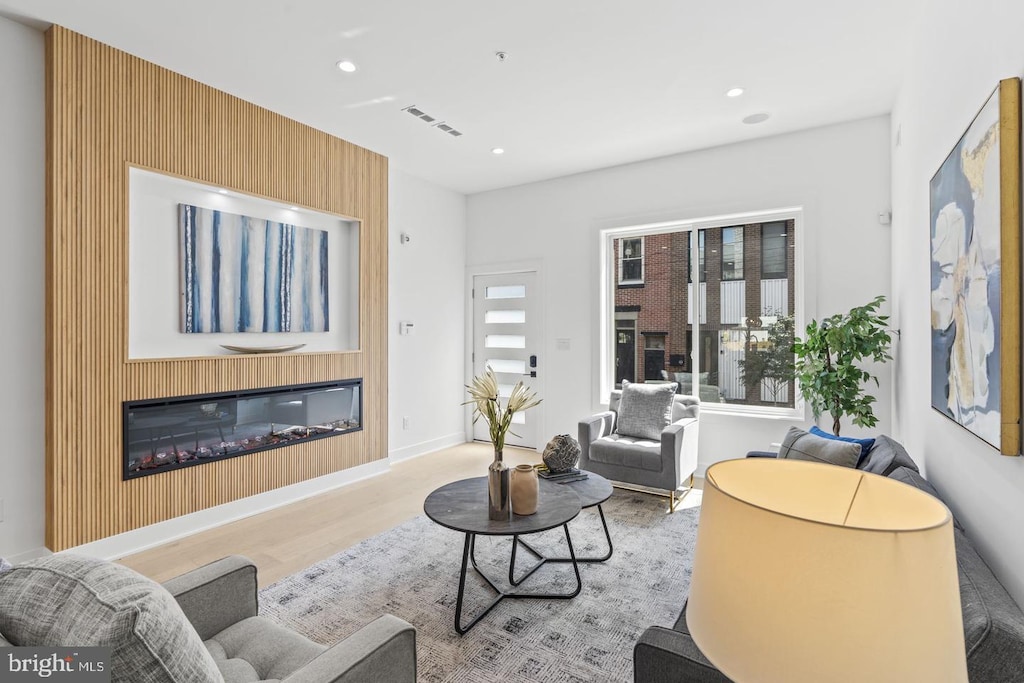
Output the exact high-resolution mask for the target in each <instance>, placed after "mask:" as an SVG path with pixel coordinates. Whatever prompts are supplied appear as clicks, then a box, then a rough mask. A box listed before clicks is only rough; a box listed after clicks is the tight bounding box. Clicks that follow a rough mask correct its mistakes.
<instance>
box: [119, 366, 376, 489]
mask: <svg viewBox="0 0 1024 683" xmlns="http://www.w3.org/2000/svg"><path fill="white" fill-rule="evenodd" d="M362 408H363V401H362V380H361V379H351V380H338V381H335V382H321V383H317V384H302V385H292V386H287V387H275V388H270V389H256V390H251V391H235V392H226V393H219V394H201V395H196V396H180V397H175V398H166V399H155V400H146V401H125V402H124V403H123V408H122V431H123V443H124V448H123V451H124V452H123V467H124V471H123V477H124V479H134V478H136V477H143V476H147V475H150V474H157V473H159V472H167V471H170V470H174V469H179V468H182V467H192V466H194V465H201V464H204V463H207V462H213V461H215V460H223V459H225V458H234V457H237V456H240V455H247V454H249V453H256V452H258V451H266V450H269V449H272V448H281V447H284V446H291V445H293V444H297V443H303V442H305V441H310V440H313V439H326V438H329V437H332V436H339V435H341V434H347V433H349V432H354V431H358V430H360V429H362V428H363V423H362V414H363V410H362Z"/></svg>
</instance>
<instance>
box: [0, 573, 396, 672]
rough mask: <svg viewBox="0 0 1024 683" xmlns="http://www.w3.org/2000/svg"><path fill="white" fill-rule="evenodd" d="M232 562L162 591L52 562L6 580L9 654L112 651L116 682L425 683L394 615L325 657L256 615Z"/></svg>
mask: <svg viewBox="0 0 1024 683" xmlns="http://www.w3.org/2000/svg"><path fill="white" fill-rule="evenodd" d="M256 585H257V584H256V567H255V565H253V563H252V562H251V561H249V560H248V559H246V558H244V557H241V556H238V555H234V556H230V557H225V558H224V559H221V560H217V561H216V562H213V563H211V564H208V565H206V566H204V567H200V568H199V569H195V570H193V571H190V572H187V573H185V574H182V575H181V576H179V577H177V578H174V579H171V580H170V581H168V582H167V583H165V584H164V585H163V586H162V587H161V586H160V585H159V584H156V583H154V582H153V581H150V580H149V579H147V578H145V577H143V576H142V575H140V574H138V573H137V572H134V571H132V570H131V569H128V568H127V567H124V566H122V565H119V564H116V563H113V562H105V561H102V560H98V559H95V558H90V557H82V556H77V555H69V554H58V555H52V556H50V557H47V558H43V559H41V560H36V561H34V562H30V563H27V564H25V565H21V566H17V567H14V568H13V569H12V570H10V571H9V572H7V573H4V574H2V575H0V631H2V632H3V636H2V637H0V648H2V647H7V646H10V645H21V646H50V647H53V646H67V647H82V646H88V645H103V646H106V647H110V648H111V661H110V667H111V674H112V676H111V679H112V680H113V681H114V682H115V683H120V682H125V683H129V682H130V683H138V682H139V681H147V682H148V683H163V682H165V681H166V682H170V681H189V682H190V683H207V682H209V683H215V682H217V681H223V682H224V683H241V682H243V681H245V682H246V683H248V682H251V681H275V682H279V683H376V682H377V681H389V682H395V683H415V681H416V630H415V629H414V628H413V627H412V626H411V625H409V624H407V623H406V622H404V621H402V620H401V619H399V618H397V617H394V616H391V615H384V616H382V617H380V618H378V619H377V620H375V621H373V622H371V623H370V624H368V625H366V626H364V627H363V628H361V629H360V630H358V631H356V632H355V633H353V634H352V635H350V636H349V637H348V638H345V639H344V640H342V641H341V642H339V643H337V644H335V645H333V646H331V647H325V646H323V645H319V644H317V643H314V642H313V641H311V640H309V639H308V638H306V637H305V636H302V635H300V634H298V633H296V632H294V631H291V630H289V629H287V628H285V627H283V626H280V625H278V624H276V623H274V622H272V621H270V620H269V619H266V618H264V617H261V616H259V615H258V614H257V611H258V609H257V608H258V605H257V597H256V595H257V594H256Z"/></svg>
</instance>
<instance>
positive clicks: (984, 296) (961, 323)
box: [929, 78, 1021, 455]
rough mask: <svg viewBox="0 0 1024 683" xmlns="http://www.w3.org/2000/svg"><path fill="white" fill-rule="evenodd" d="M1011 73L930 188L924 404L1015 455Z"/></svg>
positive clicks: (1016, 87) (1016, 121) (1016, 287)
mask: <svg viewBox="0 0 1024 683" xmlns="http://www.w3.org/2000/svg"><path fill="white" fill-rule="evenodd" d="M1020 106H1021V84H1020V79H1018V78H1010V79H1006V80H1003V81H1000V83H999V87H998V88H996V91H995V92H994V93H993V94H992V96H991V97H989V99H988V101H987V102H986V103H985V105H984V106H983V107H982V108H981V111H979V112H978V114H977V116H975V118H974V120H973V121H972V122H971V124H970V126H968V128H967V130H966V132H965V133H964V134H963V136H962V137H961V138H960V140H959V141H958V142H957V144H956V146H955V147H953V150H952V151H951V152H950V153H949V156H947V157H946V160H945V161H944V162H942V166H940V167H939V170H938V171H937V172H936V173H935V175H934V176H933V177H932V180H931V184H930V207H929V208H930V219H931V344H932V366H931V380H932V387H931V400H932V407H933V408H935V410H937V411H939V412H940V413H942V414H943V415H945V416H946V417H948V418H950V419H951V420H953V421H954V422H956V423H957V424H959V425H961V426H963V427H964V428H965V429H967V430H969V431H971V432H972V433H974V434H975V435H977V436H978V437H979V438H981V439H984V440H985V441H986V442H987V443H989V444H990V445H992V446H993V447H994V448H997V449H999V452H1000V453H1002V454H1004V455H1019V454H1020V439H1021V428H1020V392H1021V378H1020V367H1021V355H1020V354H1021V346H1020V290H1021V276H1020V249H1021V242H1020V231H1021V217H1020V196H1021V195H1020V193H1021V184H1020V182H1021V181H1020V168H1021V153H1020V145H1021V143H1020V125H1021V120H1020Z"/></svg>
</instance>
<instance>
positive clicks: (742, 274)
mask: <svg viewBox="0 0 1024 683" xmlns="http://www.w3.org/2000/svg"><path fill="white" fill-rule="evenodd" d="M746 228H747V226H746V225H724V226H722V227H720V228H718V233H719V234H720V235H722V234H724V233H725V231H726V230H735V231H737V232H738V233H739V236H740V241H739V245H740V267H739V277H725V240H724V239H723V240H720V241H719V244H720V245H721V246H720V247H719V248H720V249H721V253H720V254H719V259H718V261H719V263H718V267H719V271H718V272H719V274H720V279H721V280H722V282H741V281H743V280H746V279H747V262H746V251H745V250H744V247H745V246H746V245H745V244H744V242H745V241H746V235H745V234H744V233H745V231H746ZM732 244H736V242H733V243H732ZM705 258H707V257H705ZM705 263H706V261H705ZM735 272H736V267H735V266H733V274H735Z"/></svg>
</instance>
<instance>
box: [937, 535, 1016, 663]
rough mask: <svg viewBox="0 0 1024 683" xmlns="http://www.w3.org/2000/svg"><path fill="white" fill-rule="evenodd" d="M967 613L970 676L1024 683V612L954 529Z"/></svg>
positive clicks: (971, 547)
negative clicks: (1023, 675)
mask: <svg viewBox="0 0 1024 683" xmlns="http://www.w3.org/2000/svg"><path fill="white" fill-rule="evenodd" d="M953 539H954V541H955V543H956V563H957V569H958V574H959V578H960V605H961V608H962V609H963V616H964V642H965V644H966V647H967V677H968V678H969V679H970V680H972V681H985V683H1020V681H1021V678H1022V673H1021V672H1024V613H1022V612H1021V610H1020V608H1019V607H1017V604H1016V603H1015V602H1014V601H1013V599H1012V598H1011V597H1010V594H1009V593H1007V592H1006V589H1005V588H1003V585H1002V584H1001V583H999V581H998V580H996V577H995V576H994V575H993V574H992V570H990V569H989V568H988V565H986V564H985V562H984V560H982V559H981V556H980V555H978V553H977V551H976V550H975V549H974V546H973V545H971V542H970V540H968V538H967V536H965V535H964V533H963V532H962V531H960V530H959V529H954V530H953Z"/></svg>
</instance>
